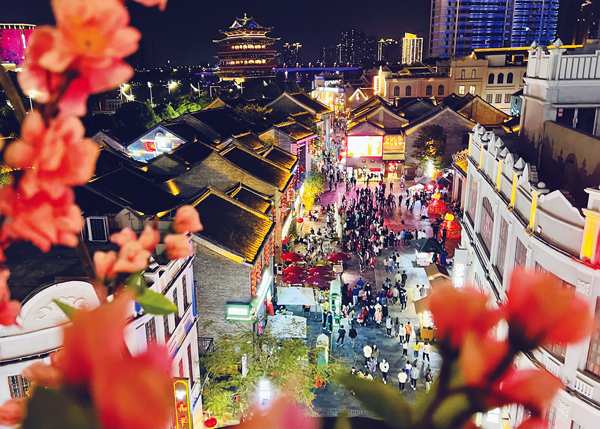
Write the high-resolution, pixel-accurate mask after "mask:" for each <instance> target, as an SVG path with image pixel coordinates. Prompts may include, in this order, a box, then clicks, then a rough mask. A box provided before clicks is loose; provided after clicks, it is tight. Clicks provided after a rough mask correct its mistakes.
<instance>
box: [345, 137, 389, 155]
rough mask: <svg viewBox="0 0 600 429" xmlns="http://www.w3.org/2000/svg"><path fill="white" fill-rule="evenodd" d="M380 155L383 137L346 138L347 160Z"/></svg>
mask: <svg viewBox="0 0 600 429" xmlns="http://www.w3.org/2000/svg"><path fill="white" fill-rule="evenodd" d="M382 154H383V136H348V158H360V157H363V156H382Z"/></svg>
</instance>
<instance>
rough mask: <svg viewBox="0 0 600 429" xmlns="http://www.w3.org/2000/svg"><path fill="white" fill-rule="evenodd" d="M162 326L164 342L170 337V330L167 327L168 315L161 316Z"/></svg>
mask: <svg viewBox="0 0 600 429" xmlns="http://www.w3.org/2000/svg"><path fill="white" fill-rule="evenodd" d="M163 327H164V329H165V343H166V342H167V341H169V340H170V339H171V330H170V328H169V316H163Z"/></svg>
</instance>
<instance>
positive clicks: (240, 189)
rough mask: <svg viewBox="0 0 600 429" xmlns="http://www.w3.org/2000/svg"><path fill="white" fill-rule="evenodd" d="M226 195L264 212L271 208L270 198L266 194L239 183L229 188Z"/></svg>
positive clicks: (266, 212)
mask: <svg viewBox="0 0 600 429" xmlns="http://www.w3.org/2000/svg"><path fill="white" fill-rule="evenodd" d="M227 195H229V196H230V197H232V198H233V199H235V200H236V201H239V202H240V203H242V204H245V205H247V206H248V207H250V208H252V209H254V210H256V211H258V212H261V213H264V214H268V213H269V212H270V211H271V209H272V208H273V204H272V203H271V199H270V198H269V197H268V196H266V195H263V194H261V193H260V192H257V191H255V190H254V189H251V188H249V187H247V186H246V185H243V184H241V183H240V184H239V185H238V186H237V187H235V188H233V189H231V190H229V191H228V192H227Z"/></svg>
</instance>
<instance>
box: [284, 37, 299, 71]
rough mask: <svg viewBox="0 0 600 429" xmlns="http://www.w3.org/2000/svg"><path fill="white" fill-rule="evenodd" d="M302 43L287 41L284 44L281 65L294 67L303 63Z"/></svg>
mask: <svg viewBox="0 0 600 429" xmlns="http://www.w3.org/2000/svg"><path fill="white" fill-rule="evenodd" d="M301 48H302V45H301V44H300V43H286V44H284V45H283V52H282V53H281V65H283V66H285V67H294V66H296V64H302V52H301V50H300V49H301Z"/></svg>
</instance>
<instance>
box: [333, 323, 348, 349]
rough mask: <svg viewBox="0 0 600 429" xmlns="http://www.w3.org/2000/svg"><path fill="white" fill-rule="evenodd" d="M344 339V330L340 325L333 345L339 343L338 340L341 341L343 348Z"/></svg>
mask: <svg viewBox="0 0 600 429" xmlns="http://www.w3.org/2000/svg"><path fill="white" fill-rule="evenodd" d="M344 338H346V330H345V329H344V325H341V326H340V329H338V339H337V341H336V342H335V343H336V344H337V343H339V342H340V340H342V346H343V345H344Z"/></svg>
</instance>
